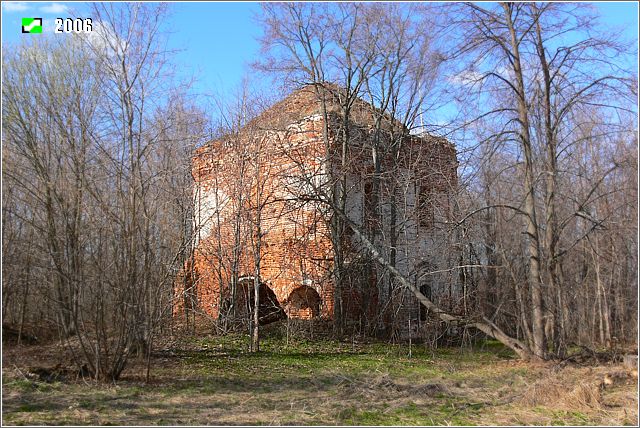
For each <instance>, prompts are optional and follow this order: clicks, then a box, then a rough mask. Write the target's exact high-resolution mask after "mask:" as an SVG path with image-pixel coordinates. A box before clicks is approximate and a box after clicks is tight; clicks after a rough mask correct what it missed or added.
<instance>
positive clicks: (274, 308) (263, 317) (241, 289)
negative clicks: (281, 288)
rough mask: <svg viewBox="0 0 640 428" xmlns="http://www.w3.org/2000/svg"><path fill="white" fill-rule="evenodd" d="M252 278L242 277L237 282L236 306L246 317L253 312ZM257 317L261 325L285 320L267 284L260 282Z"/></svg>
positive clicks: (275, 297) (274, 294)
mask: <svg viewBox="0 0 640 428" xmlns="http://www.w3.org/2000/svg"><path fill="white" fill-rule="evenodd" d="M253 281H254V277H253V276H243V277H240V278H239V280H238V291H237V302H238V303H237V304H238V308H239V309H240V310H241V311H243V312H245V314H246V315H248V314H250V313H251V312H252V311H253V307H254V300H255V299H254V290H253V284H254V283H253ZM259 298H260V303H259V308H258V316H259V321H260V324H261V325H264V324H269V323H272V322H275V321H279V320H282V319H286V318H287V314H286V312H285V310H284V309H283V308H282V306H281V305H280V302H279V301H278V297H277V296H276V293H275V292H274V291H273V289H272V288H271V287H270V286H269V284H268V283H266V282H263V281H261V282H260V291H259Z"/></svg>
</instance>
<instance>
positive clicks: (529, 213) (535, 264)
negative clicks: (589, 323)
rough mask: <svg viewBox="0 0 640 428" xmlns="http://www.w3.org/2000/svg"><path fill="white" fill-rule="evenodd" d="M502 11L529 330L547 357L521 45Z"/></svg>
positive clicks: (537, 349)
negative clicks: (513, 105)
mask: <svg viewBox="0 0 640 428" xmlns="http://www.w3.org/2000/svg"><path fill="white" fill-rule="evenodd" d="M502 6H503V8H504V12H505V20H506V22H507V27H508V29H509V35H510V37H511V53H512V56H513V72H514V75H515V87H516V90H517V103H518V118H519V120H520V133H519V136H520V145H521V148H522V151H523V154H524V191H525V200H524V207H523V211H524V213H525V222H526V225H527V250H528V253H529V269H528V280H529V287H530V291H531V304H532V306H533V307H532V310H531V313H532V317H531V323H532V327H533V328H532V330H533V344H532V350H533V353H534V354H535V355H536V356H537V357H538V358H543V359H544V358H545V357H546V349H545V337H544V324H543V299H542V277H541V272H540V238H539V234H538V225H537V222H536V206H535V203H536V199H535V195H536V190H535V176H534V172H533V148H532V142H531V135H530V125H529V114H528V108H527V99H526V91H525V87H524V76H523V72H522V65H521V63H520V45H519V43H520V42H519V41H518V37H517V35H516V30H515V27H514V25H513V21H512V16H511V12H512V6H513V5H512V4H508V3H503V4H502Z"/></svg>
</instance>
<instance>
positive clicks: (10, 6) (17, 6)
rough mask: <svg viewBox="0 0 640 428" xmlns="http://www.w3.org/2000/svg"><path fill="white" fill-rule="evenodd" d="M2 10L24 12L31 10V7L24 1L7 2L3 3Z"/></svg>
mask: <svg viewBox="0 0 640 428" xmlns="http://www.w3.org/2000/svg"><path fill="white" fill-rule="evenodd" d="M2 9H4V11H5V12H23V11H25V10H27V9H29V6H28V5H27V4H26V3H25V2H23V1H7V2H3V3H2Z"/></svg>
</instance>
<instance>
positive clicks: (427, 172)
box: [178, 86, 460, 328]
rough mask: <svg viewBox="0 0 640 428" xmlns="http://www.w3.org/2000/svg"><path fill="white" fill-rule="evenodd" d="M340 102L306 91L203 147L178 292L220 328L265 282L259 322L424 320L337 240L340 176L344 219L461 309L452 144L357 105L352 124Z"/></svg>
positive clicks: (433, 294) (351, 244)
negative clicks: (189, 248)
mask: <svg viewBox="0 0 640 428" xmlns="http://www.w3.org/2000/svg"><path fill="white" fill-rule="evenodd" d="M341 102H342V99H341V93H340V91H339V90H337V89H336V88H335V87H333V86H323V87H314V86H305V87H303V88H301V89H299V90H297V91H295V92H293V93H292V94H291V95H289V96H288V97H286V98H285V99H283V100H282V101H280V102H278V103H276V104H275V105H273V106H272V107H271V108H269V109H267V110H266V111H264V112H263V113H262V114H260V115H259V116H258V117H256V118H255V119H253V120H252V121H250V122H249V123H248V124H247V125H246V126H244V127H243V128H242V129H241V130H240V131H238V132H236V133H233V134H229V135H225V136H223V137H221V138H219V139H217V140H215V141H211V142H209V143H208V144H206V145H204V146H202V147H200V148H199V149H198V150H197V151H196V153H195V155H194V158H193V170H192V173H193V177H194V181H195V184H194V202H195V220H194V230H195V233H196V241H195V252H194V256H193V258H192V260H191V262H190V263H188V266H187V267H188V269H186V273H185V274H183V279H184V281H183V283H184V284H186V285H185V286H184V287H182V288H180V286H179V287H178V288H179V290H178V291H180V292H183V293H185V290H189V291H190V298H191V299H192V300H191V302H190V303H189V304H191V305H192V306H194V307H197V308H198V310H199V311H201V312H203V313H205V314H208V315H209V316H211V317H213V318H218V317H220V316H222V315H229V314H230V313H231V311H234V313H243V310H244V313H245V314H246V313H248V312H249V311H250V309H251V307H252V306H251V305H252V304H253V286H254V280H255V278H256V273H257V272H258V273H259V283H260V320H261V322H263V323H268V322H270V321H273V320H277V319H284V318H286V317H289V318H315V317H321V318H325V319H332V318H333V317H334V314H335V313H336V310H335V309H336V308H335V305H336V304H338V305H341V313H342V314H344V319H345V322H347V323H349V322H350V323H360V325H363V324H365V323H366V325H369V326H383V327H384V326H385V324H389V323H394V322H395V323H397V322H400V323H404V322H407V321H408V322H409V323H411V322H413V325H414V326H415V327H416V328H419V324H420V322H421V320H423V321H424V320H425V318H426V314H425V311H424V309H423V308H421V307H420V305H419V304H418V302H417V299H416V298H415V297H414V296H413V295H412V294H411V293H410V292H409V291H408V290H404V289H402V288H400V287H398V286H397V285H396V282H395V281H394V279H393V277H392V276H391V275H389V273H388V272H386V271H385V269H383V268H382V267H381V266H379V265H378V264H377V263H376V262H375V261H374V260H373V259H372V258H371V256H370V255H369V254H368V253H367V252H366V251H365V250H364V248H363V246H362V245H361V243H360V242H358V239H357V238H356V236H355V235H354V233H353V231H352V229H351V228H350V227H349V226H345V227H344V229H343V230H342V232H341V233H340V234H339V236H336V231H335V229H332V223H331V221H332V216H333V215H336V214H335V212H332V210H331V209H329V207H328V205H327V204H326V203H325V202H323V199H322V198H323V197H328V196H327V195H329V194H330V191H329V189H331V188H332V187H331V186H332V185H335V183H336V181H337V180H338V179H339V178H336V177H342V178H341V179H342V180H343V185H344V187H343V188H344V189H345V194H344V197H343V199H342V201H343V208H344V213H345V214H346V216H347V217H348V219H349V221H350V222H352V224H353V225H354V226H355V227H358V228H360V229H361V230H362V231H363V232H364V233H366V234H367V236H370V237H371V241H373V242H374V243H375V244H376V246H377V247H378V248H380V250H381V253H382V255H383V256H384V257H385V258H386V260H389V261H390V263H392V264H393V265H394V266H395V267H396V268H397V269H398V270H399V271H400V272H401V273H402V274H403V275H405V276H406V277H407V278H410V279H411V280H412V281H415V284H416V285H417V286H418V288H419V289H420V290H421V291H422V292H423V293H424V294H425V295H427V296H428V297H430V298H432V299H434V300H436V301H438V302H439V303H440V304H445V306H448V307H451V306H452V305H455V304H456V303H455V301H456V299H457V296H458V295H459V294H460V290H459V287H458V283H459V281H458V275H457V273H455V272H454V269H450V268H451V267H452V266H454V265H455V264H456V263H457V262H458V260H457V257H458V256H457V253H456V250H455V249H456V245H455V242H453V241H454V240H453V239H452V237H451V233H450V229H451V228H450V223H451V221H452V219H453V215H454V211H455V203H454V198H453V195H454V193H455V189H456V187H457V165H458V162H457V159H456V151H455V148H454V146H453V145H452V144H451V143H450V142H448V141H447V140H445V139H442V138H437V137H433V136H430V135H427V134H424V133H423V134H419V133H415V132H409V130H408V129H407V128H406V127H405V126H404V125H403V124H401V123H399V122H398V121H396V120H395V119H392V118H390V117H389V115H386V114H381V113H380V112H379V111H377V110H376V109H375V108H374V107H373V106H371V105H370V104H368V103H366V102H365V101H363V100H361V99H357V100H356V102H355V103H353V106H352V107H351V111H350V115H349V116H348V120H346V121H345V118H344V116H343V115H342V112H343V110H341V109H340V105H341V104H340V103H341ZM376 125H377V126H376ZM345 126H346V127H348V135H349V137H348V138H349V139H348V141H349V144H348V145H344V146H343V145H342V141H344V138H345V132H344V130H345ZM374 149H375V150H374ZM373 154H375V156H378V159H379V161H378V163H377V171H376V167H374V161H373V158H374V157H373ZM374 177H375V178H374ZM374 189H377V191H375V190H374ZM258 214H259V215H258ZM332 232H333V235H332ZM336 242H337V244H336ZM258 244H259V245H258ZM336 245H339V246H340V252H341V254H340V258H341V260H342V263H341V265H342V269H341V272H340V275H339V278H340V286H339V287H336V278H337V277H338V276H337V275H336V272H335V268H336V256H337V254H336ZM256 261H259V266H258V265H257V264H256ZM337 293H339V295H336V294H337ZM185 296H186V294H185ZM179 300H180V303H179V305H183V304H185V303H183V302H186V301H187V299H186V298H185V299H179ZM443 302H444V303H443ZM263 306H264V311H263ZM243 308H244V309H243Z"/></svg>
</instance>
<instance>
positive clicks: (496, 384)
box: [3, 334, 637, 425]
mask: <svg viewBox="0 0 640 428" xmlns="http://www.w3.org/2000/svg"><path fill="white" fill-rule="evenodd" d="M168 343H172V345H170V346H169V345H167V346H165V347H164V348H162V349H159V350H158V351H157V352H156V353H155V354H154V356H153V360H154V361H153V366H154V367H157V368H156V369H155V370H154V371H153V373H152V377H151V379H150V382H149V383H148V384H146V383H144V377H145V373H144V371H145V370H144V366H143V365H142V364H137V365H132V366H131V367H129V368H127V369H126V370H125V372H124V373H123V375H122V377H121V380H120V381H119V382H118V384H117V385H113V384H97V383H94V382H92V381H91V382H85V381H83V380H81V379H80V380H77V381H76V380H69V381H66V382H57V381H56V382H51V383H47V382H44V381H41V380H40V379H39V378H37V376H32V375H31V374H30V373H31V371H30V370H32V369H33V367H31V368H30V366H29V365H28V364H31V362H32V361H33V360H32V359H29V358H27V359H25V357H27V355H29V354H31V353H33V352H34V351H36V352H37V354H38V355H46V354H47V352H50V351H51V350H50V349H47V348H46V347H41V348H36V347H25V348H23V349H20V350H16V349H12V350H10V351H8V353H7V354H6V355H5V360H4V361H3V363H4V364H3V367H4V371H3V375H4V377H3V379H4V380H3V382H4V384H3V389H4V394H3V408H4V413H3V422H4V423H5V424H80V425H84V424H92V425H97V424H100V425H103V424H118V425H135V424H169V425H186V424H256V425H262V424H305V425H322V424H326V425H333V424H339V425H475V424H487V423H492V424H507V425H513V424H540V425H544V424H571V425H600V424H605V425H608V424H627V425H635V424H637V410H636V406H637V399H636V396H637V390H636V387H635V381H634V382H629V381H620V382H619V383H617V384H615V385H613V386H611V387H610V388H609V389H606V390H605V389H602V388H601V387H600V382H601V379H602V376H603V374H604V373H608V372H611V371H612V370H616V368H615V367H613V366H610V367H606V366H600V367H578V366H572V367H565V368H562V369H559V368H557V367H556V368H554V366H552V365H540V364H537V365H536V364H530V363H524V362H522V361H519V360H518V359H516V358H515V355H514V354H513V352H512V351H510V350H509V349H507V348H505V347H504V346H503V345H501V344H499V343H497V342H483V343H479V344H478V345H477V346H475V347H474V348H441V349H435V350H434V349H430V348H427V347H425V346H424V345H415V344H413V345H412V349H411V358H410V357H409V347H408V344H397V345H391V344H388V343H379V342H372V343H360V342H357V341H353V340H351V341H344V342H339V341H335V340H328V339H318V340H313V341H309V340H306V339H302V338H289V340H288V341H287V340H286V339H284V338H281V337H279V335H275V334H269V335H267V336H266V337H265V338H264V339H263V341H262V344H261V349H262V351H261V352H259V353H252V352H249V351H248V345H249V343H250V338H249V336H248V335H228V336H224V337H219V336H193V337H187V338H183V339H180V340H179V341H175V342H168ZM42 363H43V364H45V361H44V360H43V361H42ZM49 363H51V361H50V362H49ZM23 364H27V365H23ZM576 388H588V390H589V391H590V392H591V393H592V394H593V397H594V398H593V399H592V400H591V401H585V400H583V399H582V398H584V394H583V395H582V396H578V395H575V393H574V392H573V391H574V390H576ZM572 394H574V395H572ZM557 396H561V397H563V399H562V400H556V401H554V400H549V399H548V398H549V397H557Z"/></svg>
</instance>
